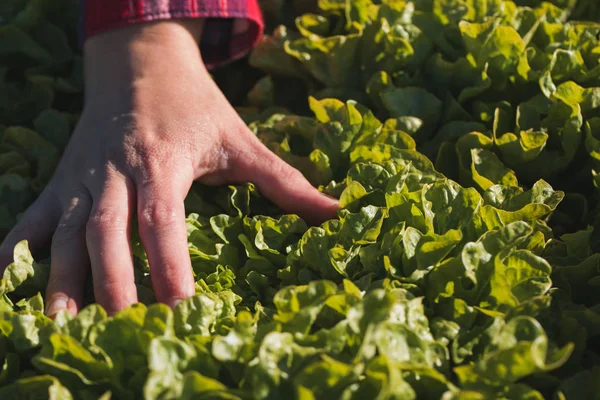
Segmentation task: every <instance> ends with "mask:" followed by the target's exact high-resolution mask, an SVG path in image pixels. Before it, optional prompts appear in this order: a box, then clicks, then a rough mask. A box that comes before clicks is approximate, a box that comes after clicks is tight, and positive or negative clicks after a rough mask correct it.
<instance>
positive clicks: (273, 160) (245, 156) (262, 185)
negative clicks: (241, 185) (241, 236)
mask: <svg viewBox="0 0 600 400" xmlns="http://www.w3.org/2000/svg"><path fill="white" fill-rule="evenodd" d="M253 139H254V140H251V143H252V144H251V145H250V146H248V147H247V148H248V150H249V151H248V152H241V153H238V157H237V158H238V159H237V160H235V161H234V163H235V165H236V168H234V171H235V177H234V179H235V180H236V181H247V182H252V183H254V184H256V185H257V186H258V189H259V190H260V192H261V193H262V194H263V195H264V196H265V197H267V198H268V199H269V200H271V201H272V202H273V203H275V204H276V205H277V206H278V207H279V208H281V209H282V210H283V211H284V212H286V213H290V214H298V215H299V216H300V217H301V218H302V219H304V220H305V221H307V222H309V223H311V224H319V223H321V222H323V221H325V220H328V219H333V218H336V216H337V210H338V209H339V202H338V201H337V200H336V199H334V198H332V197H329V196H327V195H326V194H323V193H321V192H319V191H318V190H317V189H316V188H315V187H313V186H312V185H311V184H310V182H308V180H306V178H305V177H304V175H302V173H301V172H300V171H298V170H297V169H295V168H293V167H292V166H290V165H289V164H287V163H286V162H285V161H283V160H282V159H281V158H279V157H278V156H277V155H276V154H274V153H273V152H271V151H270V150H269V149H268V148H267V147H266V146H265V145H264V144H262V143H261V142H260V140H258V138H256V137H254V138H253Z"/></svg>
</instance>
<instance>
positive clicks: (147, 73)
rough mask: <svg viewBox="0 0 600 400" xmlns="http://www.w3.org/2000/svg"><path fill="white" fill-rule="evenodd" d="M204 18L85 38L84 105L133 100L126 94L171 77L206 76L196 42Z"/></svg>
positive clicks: (129, 28)
mask: <svg viewBox="0 0 600 400" xmlns="http://www.w3.org/2000/svg"><path fill="white" fill-rule="evenodd" d="M202 28H203V19H190V20H167V21H157V22H146V23H139V24H134V25H129V26H126V27H122V28H118V29H113V30H110V31H107V32H104V33H101V34H98V35H96V36H93V37H91V38H90V39H88V40H87V41H86V42H85V46H84V61H85V84H86V105H90V104H92V105H99V106H110V104H106V103H105V102H107V101H111V102H114V101H115V99H120V100H123V101H126V100H129V99H128V96H124V94H127V93H132V92H134V89H136V88H139V87H140V86H144V85H156V84H160V80H166V79H168V77H170V76H173V75H182V74H183V75H194V76H196V77H201V76H208V73H207V71H206V69H205V67H204V65H203V63H202V59H201V55H200V51H199V49H198V42H199V40H200V38H201V35H202Z"/></svg>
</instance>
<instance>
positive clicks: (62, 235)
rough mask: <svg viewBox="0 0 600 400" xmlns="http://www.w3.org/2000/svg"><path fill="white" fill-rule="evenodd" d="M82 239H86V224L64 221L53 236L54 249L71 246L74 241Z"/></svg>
mask: <svg viewBox="0 0 600 400" xmlns="http://www.w3.org/2000/svg"><path fill="white" fill-rule="evenodd" d="M82 237H85V224H82V223H79V222H76V221H65V220H62V221H60V222H59V223H58V225H57V227H56V230H55V231H54V235H53V236H52V248H53V249H55V248H60V247H63V246H71V245H72V242H73V241H76V240H81V238H82Z"/></svg>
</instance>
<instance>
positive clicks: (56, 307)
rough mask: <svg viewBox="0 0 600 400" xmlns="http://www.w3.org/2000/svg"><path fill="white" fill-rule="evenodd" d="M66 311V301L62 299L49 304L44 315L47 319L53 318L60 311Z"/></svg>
mask: <svg viewBox="0 0 600 400" xmlns="http://www.w3.org/2000/svg"><path fill="white" fill-rule="evenodd" d="M66 309H67V300H66V299H63V298H58V299H56V300H54V301H52V302H51V303H50V305H49V306H48V310H47V311H46V315H47V316H48V317H54V316H55V315H56V314H58V312H59V311H60V310H66Z"/></svg>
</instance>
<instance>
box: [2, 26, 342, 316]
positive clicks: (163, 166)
mask: <svg viewBox="0 0 600 400" xmlns="http://www.w3.org/2000/svg"><path fill="white" fill-rule="evenodd" d="M201 33H202V20H178V21H173V20H171V21H160V22H151V23H143V24H134V25H131V26H128V27H125V28H119V29H115V30H111V31H108V32H105V33H102V34H98V35H96V36H93V37H91V38H89V39H88V40H87V41H86V42H85V45H84V60H85V80H86V94H85V106H84V110H83V113H82V115H81V118H80V121H79V123H78V124H77V127H76V129H75V131H74V133H73V136H72V138H71V141H70V142H69V145H68V146H67V148H66V150H65V152H64V154H63V157H62V160H61V162H60V164H59V166H58V168H57V170H56V172H55V174H54V176H53V178H52V180H51V182H50V183H49V185H48V186H47V187H46V189H45V190H44V191H43V192H42V194H41V195H40V197H39V198H38V200H36V201H35V202H34V204H32V205H31V207H30V208H29V209H28V210H27V211H26V212H25V213H24V215H23V216H22V218H21V219H20V222H19V223H18V224H17V226H15V228H14V229H13V230H12V231H11V232H10V233H9V234H8V236H7V237H6V239H5V240H4V242H3V243H2V245H1V246H0V269H3V268H4V267H5V266H6V265H8V264H9V263H10V262H12V250H13V247H14V245H15V244H16V243H18V242H19V241H20V240H23V239H27V240H28V241H29V246H30V248H31V249H32V251H33V252H34V254H35V251H36V250H39V249H41V248H44V247H45V246H48V245H49V244H51V260H52V262H51V267H50V279H49V282H48V287H47V290H46V296H45V297H46V305H47V308H46V313H47V314H48V315H49V316H51V317H53V316H55V315H56V314H57V313H58V312H59V311H61V310H64V309H66V310H68V311H69V312H70V313H72V314H76V313H77V312H78V311H79V310H80V308H81V307H82V300H83V288H84V280H85V277H86V274H87V273H88V270H91V273H92V279H93V283H94V296H95V299H96V301H97V302H98V303H99V304H101V305H102V306H103V307H104V308H105V309H106V310H107V311H108V312H109V313H110V314H113V313H114V312H116V311H118V310H121V309H123V308H125V307H127V306H129V305H131V304H133V303H136V302H137V300H138V299H137V294H136V287H135V284H134V270H133V256H132V250H131V246H130V242H129V237H130V229H131V226H132V219H133V218H134V216H135V218H137V222H138V226H139V228H138V230H139V234H140V237H141V240H142V244H143V245H144V247H145V249H146V251H147V254H148V259H149V263H150V270H151V277H152V284H153V288H154V291H155V294H156V297H157V300H158V301H160V302H163V303H166V304H168V305H170V306H174V305H175V304H177V303H178V302H179V301H181V300H182V299H185V298H186V297H189V296H191V295H193V294H194V279H193V274H192V268H191V263H190V257H189V253H188V247H187V236H186V226H185V221H184V220H185V210H184V205H183V200H184V198H185V196H186V194H187V192H188V191H189V189H190V186H191V184H192V182H193V181H194V180H197V181H199V182H201V183H204V184H207V185H222V184H228V183H241V182H253V183H255V184H256V185H257V186H258V188H259V190H260V191H261V193H262V194H263V195H264V196H266V197H267V198H269V199H270V200H271V201H273V202H274V203H275V204H277V205H278V206H279V207H280V208H281V209H282V210H283V211H284V212H289V213H296V214H299V215H300V216H301V217H304V218H305V219H307V221H309V222H312V223H318V222H321V221H324V220H326V219H330V218H334V217H335V215H336V210H337V208H338V202H337V201H336V200H335V199H331V198H329V197H327V196H325V195H323V194H321V193H320V192H319V191H318V190H316V189H315V188H314V187H312V186H311V185H310V183H309V182H308V181H307V180H306V179H305V178H304V177H303V176H302V174H300V173H299V172H298V171H297V170H295V169H294V168H292V167H291V166H289V165H288V164H286V163H285V162H283V161H282V160H281V159H280V158H278V157H277V156H276V155H274V154H273V153H271V152H270V151H269V150H268V149H267V148H266V147H265V146H264V145H263V144H262V143H261V142H260V141H259V140H258V139H257V138H256V137H255V136H254V134H253V133H252V132H250V131H249V130H248V128H247V127H246V125H245V124H244V123H243V121H242V120H241V119H240V118H239V116H238V115H237V114H236V112H235V111H234V109H233V108H232V107H231V105H230V104H229V103H228V102H227V100H226V99H225V97H224V96H223V94H222V93H221V92H220V90H219V89H218V87H217V86H216V85H215V83H214V82H213V81H212V79H211V77H210V76H209V73H208V71H207V70H206V68H205V67H204V64H203V62H202V58H201V55H200V52H199V50H198V40H199V38H200V36H201ZM90 267H91V268H90Z"/></svg>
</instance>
